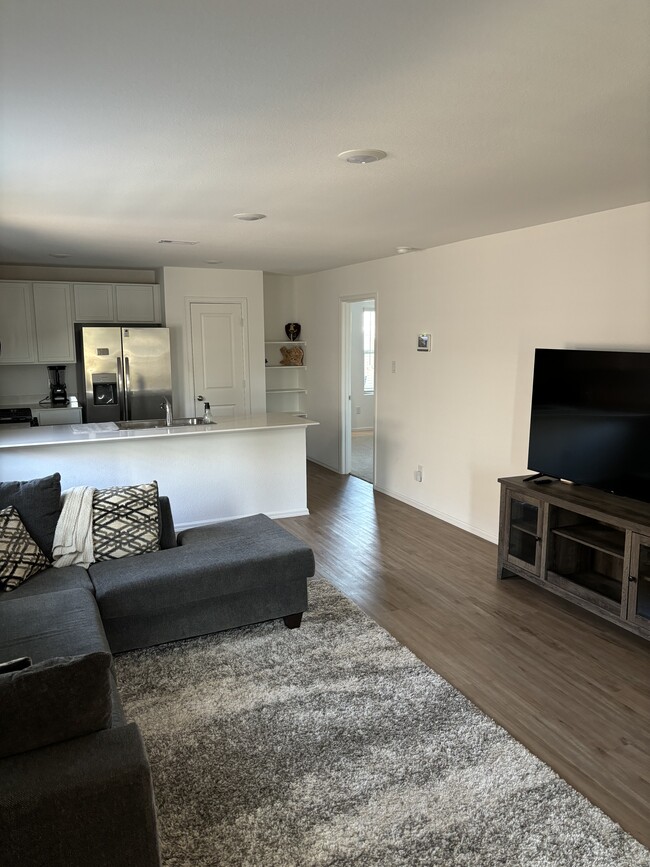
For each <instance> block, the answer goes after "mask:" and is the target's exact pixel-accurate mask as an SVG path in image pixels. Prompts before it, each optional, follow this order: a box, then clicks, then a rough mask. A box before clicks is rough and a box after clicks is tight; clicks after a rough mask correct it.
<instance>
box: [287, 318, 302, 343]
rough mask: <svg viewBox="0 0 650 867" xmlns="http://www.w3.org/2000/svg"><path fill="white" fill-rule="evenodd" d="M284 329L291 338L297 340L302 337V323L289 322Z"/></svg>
mask: <svg viewBox="0 0 650 867" xmlns="http://www.w3.org/2000/svg"><path fill="white" fill-rule="evenodd" d="M284 331H285V334H286V335H287V337H288V338H289V340H297V339H298V338H299V337H300V323H299V322H287V324H286V325H285V326H284Z"/></svg>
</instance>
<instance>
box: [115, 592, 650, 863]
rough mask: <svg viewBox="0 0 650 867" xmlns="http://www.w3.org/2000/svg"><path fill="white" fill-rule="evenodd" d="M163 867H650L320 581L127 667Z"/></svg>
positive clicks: (648, 858) (119, 663)
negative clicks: (263, 614)
mask: <svg viewBox="0 0 650 867" xmlns="http://www.w3.org/2000/svg"><path fill="white" fill-rule="evenodd" d="M116 668H117V675H118V679H119V682H120V687H121V693H122V697H123V700H124V705H125V709H126V712H127V715H128V716H129V717H130V718H131V719H133V720H135V721H136V722H137V723H138V725H139V726H140V728H141V730H142V734H143V736H144V739H145V742H146V745H147V750H148V753H149V758H150V760H151V765H152V773H153V779H154V788H155V792H156V801H157V805H158V821H159V828H160V836H161V845H162V852H163V863H164V864H165V865H166V867H203V865H206V867H207V865H223V867H235V865H236V867H310V865H359V867H370V865H377V867H379V865H381V867H393V865H395V867H397V865H408V867H413V865H427V867H438V865H439V867H456V865H463V867H470V865H471V867H496V865H503V867H506V865H507V867H519V865H521V867H615V865H616V867H618V865H625V867H650V853H649V852H648V850H647V849H645V848H644V847H643V846H641V845H640V844H639V843H638V842H636V841H635V840H634V839H633V838H631V837H630V836H629V835H627V834H626V833H625V832H624V831H623V830H622V829H621V828H620V827H619V826H618V825H616V824H615V823H614V822H612V821H611V820H610V819H609V818H608V817H607V816H605V815H604V814H603V813H602V812H601V811H600V810H599V809H597V808H596V807H594V806H593V805H592V804H590V803H589V802H588V801H587V800H586V799H585V798H583V797H582V796H581V795H580V794H578V793H577V792H576V791H575V790H574V789H572V788H571V787H570V786H569V785H568V784H567V783H565V782H564V781H563V780H561V779H560V778H559V777H558V776H557V775H556V774H555V773H554V772H553V771H552V770H551V769H550V768H548V767H547V766H546V765H544V764H543V763H542V762H540V761H539V760H538V759H536V758H535V757H534V756H533V755H532V754H531V753H529V752H528V751H527V750H526V749H525V748H524V747H523V746H522V745H521V744H519V743H518V742H517V741H516V740H514V739H513V738H512V737H510V735H509V734H508V733H507V732H506V731H505V730H504V729H502V728H500V727H499V726H497V725H496V724H495V723H494V722H493V721H492V720H490V719H489V718H488V717H486V716H485V715H484V714H483V713H481V712H480V711H479V710H478V709H477V708H476V707H475V706H474V705H472V704H471V703H470V702H469V701H468V700H467V699H466V698H464V696H462V695H461V694H460V693H459V692H457V690H455V689H454V688H453V687H452V686H450V685H449V684H448V683H447V682H446V681H445V680H443V679H442V678H441V677H439V676H438V675H437V674H436V673H435V672H433V671H431V669H429V668H427V666H426V665H424V664H423V663H422V662H420V661H419V660H418V659H417V658H416V657H415V656H414V655H413V654H412V653H411V652H410V651H408V650H407V649H406V648H404V647H402V646H401V645H400V644H398V642H397V641H395V639H393V638H392V637H391V636H390V635H389V634H388V633H387V632H385V631H384V630H383V629H382V628H381V627H379V626H377V625H376V624H375V623H374V622H373V621H372V620H370V619H369V618H368V617H367V616H366V615H365V614H363V612H361V611H360V610H359V609H358V608H357V607H356V606H355V605H353V604H352V603H351V602H349V601H348V600H347V599H346V598H345V597H343V596H342V595H341V594H340V593H338V591H336V590H334V588H332V587H331V586H330V585H329V584H327V583H326V582H325V581H322V580H320V579H318V580H314V581H312V582H311V585H310V610H309V612H308V613H307V614H306V615H305V617H304V619H303V625H302V627H301V628H300V629H294V630H288V629H286V628H285V627H284V625H283V623H282V621H274V622H272V623H265V624H260V625H257V626H250V627H246V628H243V629H236V630H231V631H229V632H223V633H219V634H216V635H210V636H206V637H203V638H197V639H191V640H188V641H182V642H177V643H173V644H167V645H163V646H161V647H157V648H152V649H149V650H143V651H134V652H131V653H127V654H123V655H121V656H118V657H117V659H116Z"/></svg>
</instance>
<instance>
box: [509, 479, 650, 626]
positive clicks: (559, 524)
mask: <svg viewBox="0 0 650 867" xmlns="http://www.w3.org/2000/svg"><path fill="white" fill-rule="evenodd" d="M525 478H526V477H525V476H516V477H514V478H507V479H499V483H500V484H501V511H500V520H499V560H498V577H499V578H512V577H515V576H519V577H521V578H526V579H527V580H528V581H532V582H533V583H534V584H538V585H539V586H540V587H545V588H546V589H547V590H550V591H551V592H552V593H557V594H558V596H562V597H564V598H565V599H569V600H571V601H572V602H575V604H576V605H580V606H581V607H582V608H586V609H587V610H589V611H592V612H593V613H594V614H598V615H599V616H600V617H605V618H606V619H607V620H611V621H612V622H613V623H617V624H619V626H623V627H624V628H625V629H629V630H630V631H631V632H635V633H636V634H637V635H640V636H642V637H644V638H650V503H642V502H640V501H638V500H630V499H627V498H626V497H618V496H615V495H614V494H608V493H606V492H604V491H598V490H596V489H595V488H588V487H583V486H580V485H572V484H569V483H567V482H560V481H550V482H549V481H545V482H544V483H541V484H540V483H539V481H524V479H525Z"/></svg>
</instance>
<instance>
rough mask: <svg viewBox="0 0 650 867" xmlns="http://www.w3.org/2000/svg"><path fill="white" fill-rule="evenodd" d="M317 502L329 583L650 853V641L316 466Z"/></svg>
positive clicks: (296, 523)
mask: <svg viewBox="0 0 650 867" xmlns="http://www.w3.org/2000/svg"><path fill="white" fill-rule="evenodd" d="M496 484H497V482H496V480H495V485H496ZM308 506H309V510H310V515H309V516H305V517H300V518H288V519H285V520H283V521H282V522H281V523H282V524H283V525H284V526H285V527H286V528H287V529H290V530H291V531H292V532H294V533H295V534H296V535H297V536H299V537H300V538H301V539H303V540H304V541H305V542H307V544H309V545H310V546H311V547H312V548H313V550H314V553H315V555H316V564H317V574H319V575H320V576H322V577H324V578H326V579H327V580H328V581H330V582H331V583H332V584H334V585H335V586H336V587H338V588H339V589H340V590H341V592H343V593H344V594H345V595H346V596H348V597H349V598H350V599H352V600H354V601H355V602H356V603H357V604H358V605H359V606H360V607H361V608H362V609H363V610H364V611H366V613H367V614H369V615H370V616H371V617H372V618H373V619H374V620H376V621H377V622H378V623H379V624H380V625H381V626H383V627H384V628H385V629H387V630H388V631H389V632H390V633H392V635H394V636H395V637H396V638H397V639H398V640H399V641H400V642H402V643H403V644H405V645H406V646H407V647H408V648H410V649H411V650H412V651H413V652H414V653H415V654H416V655H417V656H419V657H420V658H421V659H422V660H423V661H424V662H426V663H427V665H429V666H430V667H431V668H432V669H434V670H435V671H437V672H438V674H440V675H442V676H443V677H444V678H446V679H447V680H448V681H449V682H450V683H452V684H453V685H454V686H455V687H456V688H457V689H459V690H460V691H461V692H462V693H464V694H465V695H466V696H467V697H468V698H469V699H470V700H471V701H473V702H474V704H476V705H477V706H478V707H479V708H481V710H483V711H484V712H485V713H486V714H488V715H489V716H490V717H492V718H493V719H494V720H496V722H498V723H499V724H500V725H502V726H503V727H504V728H505V729H507V730H508V731H509V732H510V733H511V734H512V735H513V736H514V737H515V738H517V740H519V741H521V743H523V744H525V746H526V747H528V749H530V750H531V751H532V752H533V753H535V755H537V756H539V757H540V758H541V759H542V760H543V761H544V762H546V763H547V764H548V765H550V766H551V767H552V768H553V769H554V770H555V771H557V773H559V774H560V775H561V776H562V777H563V778H564V779H565V780H567V781H568V782H569V783H570V784H571V785H572V786H574V787H575V788H576V789H578V791H580V792H582V794H583V795H585V796H586V797H587V798H589V799H590V800H591V801H593V802H594V803H595V804H597V805H598V806H599V807H600V808H601V809H602V810H604V811H605V812H606V813H607V814H608V815H609V816H611V817H612V818H613V819H614V820H615V821H617V822H618V823H619V824H620V825H622V827H623V828H625V830H627V831H628V832H629V833H630V834H632V835H633V836H635V837H636V838H637V839H638V840H640V841H641V842H642V843H643V844H644V845H645V846H647V847H648V848H650V642H647V641H644V640H643V639H641V638H638V637H637V636H635V635H633V634H631V633H628V632H626V631H625V630H623V629H621V628H620V627H616V626H614V625H613V624H610V623H608V622H607V621H604V620H601V619H599V618H598V617H596V616H595V615H592V614H590V613H589V612H586V611H583V610H582V609H580V608H576V607H575V606H573V605H571V603H569V602H566V601H565V600H562V599H560V598H558V597H556V596H554V595H553V594H551V593H548V592H546V591H544V590H543V589H541V588H538V587H536V586H534V585H533V584H531V583H529V582H527V581H524V580H518V579H513V580H508V581H497V579H496V561H497V550H496V546H495V545H493V544H492V543H490V542H487V541H485V540H483V539H480V538H478V537H476V536H473V535H472V534H470V533H467V532H465V531H464V530H460V529H458V528H456V527H453V526H451V525H449V524H446V523H444V522H443V521H440V520H438V519H436V518H433V517H431V516H430V515H427V514H426V513H424V512H420V511H418V510H417V509H414V508H412V507H410V506H407V505H405V504H404V503H401V502H399V501H398V500H395V499H393V498H391V497H388V496H385V495H383V494H380V493H378V492H375V491H374V490H373V488H372V486H371V485H368V484H367V483H366V482H363V481H362V480H360V479H357V478H354V477H352V476H340V475H338V474H336V473H333V472H331V471H329V470H326V469H324V468H322V467H319V466H317V465H315V464H311V463H310V464H308Z"/></svg>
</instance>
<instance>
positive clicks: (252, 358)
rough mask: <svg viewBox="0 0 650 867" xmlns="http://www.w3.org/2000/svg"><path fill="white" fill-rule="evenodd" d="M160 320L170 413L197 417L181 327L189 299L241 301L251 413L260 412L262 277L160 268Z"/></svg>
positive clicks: (262, 401)
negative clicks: (164, 329) (166, 340)
mask: <svg viewBox="0 0 650 867" xmlns="http://www.w3.org/2000/svg"><path fill="white" fill-rule="evenodd" d="M160 282H161V285H162V288H163V293H164V298H165V320H166V325H167V326H168V328H169V329H170V342H171V351H172V388H173V394H174V412H175V413H176V414H177V415H187V416H192V415H196V402H195V395H194V394H193V389H192V366H191V334H190V333H189V330H188V327H187V322H186V312H187V310H186V307H187V305H186V302H187V301H188V299H201V300H203V299H204V300H205V301H211V300H212V301H225V300H226V299H227V300H231V301H232V300H239V299H243V300H244V301H245V302H246V307H247V312H248V369H249V388H250V395H251V412H253V413H256V412H265V410H266V384H265V373H264V297H263V284H262V272H261V271H231V270H225V269H224V270H216V269H213V268H163V270H162V275H161V279H160Z"/></svg>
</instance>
